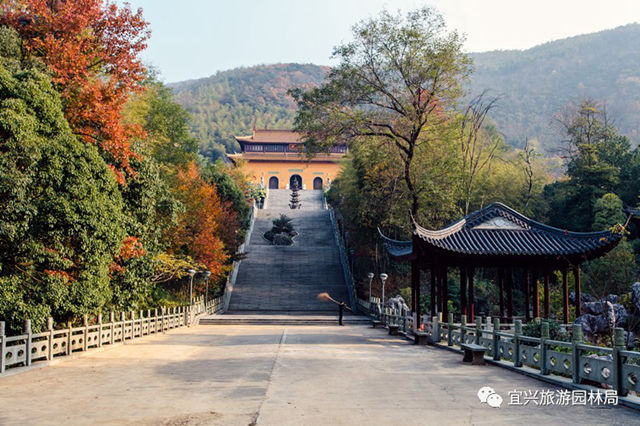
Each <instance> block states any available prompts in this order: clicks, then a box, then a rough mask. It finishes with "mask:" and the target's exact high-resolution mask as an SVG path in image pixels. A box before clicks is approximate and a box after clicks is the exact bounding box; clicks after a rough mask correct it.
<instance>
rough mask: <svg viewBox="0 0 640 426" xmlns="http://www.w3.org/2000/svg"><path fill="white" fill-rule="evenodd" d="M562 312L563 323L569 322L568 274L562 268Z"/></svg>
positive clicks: (565, 269)
mask: <svg viewBox="0 0 640 426" xmlns="http://www.w3.org/2000/svg"><path fill="white" fill-rule="evenodd" d="M562 313H563V320H564V323H565V324H569V274H568V271H567V268H562Z"/></svg>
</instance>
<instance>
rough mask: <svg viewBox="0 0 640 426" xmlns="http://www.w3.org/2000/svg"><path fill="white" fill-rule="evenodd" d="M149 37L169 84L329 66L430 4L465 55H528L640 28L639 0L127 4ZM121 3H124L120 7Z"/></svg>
mask: <svg viewBox="0 0 640 426" xmlns="http://www.w3.org/2000/svg"><path fill="white" fill-rule="evenodd" d="M128 2H129V3H130V4H131V5H132V7H133V8H138V7H142V9H143V10H144V15H145V17H146V19H147V21H149V22H150V23H151V30H152V36H151V40H150V42H149V47H148V49H147V51H146V52H145V53H144V59H145V61H146V62H147V63H149V64H151V65H153V66H154V67H156V68H158V69H159V71H160V73H161V77H162V79H163V80H165V81H167V82H174V81H180V80H186V79H191V78H199V77H206V76H209V75H211V74H214V73H215V72H216V71H219V70H226V69H230V68H235V67H239V66H250V65H256V64H270V63H276V62H305V63H307V62H311V63H316V64H331V61H330V55H331V51H332V49H333V46H335V45H336V44H339V43H341V42H344V41H348V40H349V39H350V37H351V27H352V25H353V24H354V23H356V22H358V21H359V20H361V19H363V18H367V17H370V16H373V15H376V14H377V13H378V12H379V11H380V10H382V9H383V8H387V9H389V10H392V11H395V10H398V9H401V10H409V9H413V8H417V7H420V6H422V5H425V4H428V5H432V6H435V7H436V8H437V9H438V10H439V11H440V12H441V13H442V14H443V15H444V17H445V20H446V22H447V25H448V26H449V28H452V29H457V30H459V31H460V32H463V33H465V34H466V36H467V42H466V45H465V47H466V49H467V51H469V52H479V51H486V50H495V49H526V48H529V47H532V46H535V45H537V44H541V43H544V42H547V41H551V40H556V39H559V38H564V37H569V36H572V35H577V34H584V33H589V32H594V31H599V30H603V29H608V28H614V27H617V26H620V25H625V24H628V23H631V22H640V0H431V1H429V0H423V1H418V0H181V1H177V0H129V1H128ZM118 3H123V1H121V0H118Z"/></svg>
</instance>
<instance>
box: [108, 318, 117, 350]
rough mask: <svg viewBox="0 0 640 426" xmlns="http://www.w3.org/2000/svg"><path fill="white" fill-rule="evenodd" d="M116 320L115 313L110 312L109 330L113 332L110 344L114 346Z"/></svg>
mask: <svg viewBox="0 0 640 426" xmlns="http://www.w3.org/2000/svg"><path fill="white" fill-rule="evenodd" d="M115 320H116V316H115V314H114V313H113V311H111V312H109V322H110V324H109V329H110V330H111V339H110V343H111V344H112V345H113V342H114V337H113V332H114V330H115Z"/></svg>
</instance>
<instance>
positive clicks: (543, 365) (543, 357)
mask: <svg viewBox="0 0 640 426" xmlns="http://www.w3.org/2000/svg"><path fill="white" fill-rule="evenodd" d="M547 340H549V323H548V322H547V321H543V322H542V323H541V324H540V374H542V375H544V376H546V375H548V374H549V365H548V363H547Z"/></svg>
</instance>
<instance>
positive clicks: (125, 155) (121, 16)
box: [0, 0, 149, 183]
mask: <svg viewBox="0 0 640 426" xmlns="http://www.w3.org/2000/svg"><path fill="white" fill-rule="evenodd" d="M0 13H1V15H0V24H6V25H9V26H12V27H13V28H14V29H15V30H16V31H18V33H19V34H20V36H21V37H22V39H23V42H24V47H25V49H26V50H27V51H28V52H29V53H30V54H31V55H33V56H35V57H38V58H40V59H41V60H42V61H43V62H44V63H45V64H46V65H47V66H48V67H49V68H50V69H51V71H52V73H53V81H54V83H55V84H56V85H57V87H58V90H59V92H60V94H61V97H62V100H63V102H64V106H65V116H66V118H67V120H68V121H69V124H70V125H71V128H72V129H73V131H74V132H75V133H76V134H78V135H80V136H81V137H82V138H83V139H84V140H85V141H86V142H89V143H93V144H96V145H98V146H99V147H100V148H101V150H102V151H103V152H104V153H106V154H107V155H106V157H107V158H106V159H107V162H108V163H110V164H111V165H112V170H114V172H115V173H116V176H117V178H118V180H119V181H120V182H121V183H124V173H125V172H126V173H129V174H133V170H132V169H131V167H130V165H129V159H130V158H131V157H134V156H135V154H134V153H133V152H132V151H131V150H130V143H129V141H130V139H131V138H132V137H135V136H141V135H143V132H142V130H141V128H139V127H136V126H125V125H123V124H122V123H121V113H122V108H123V106H124V103H125V102H126V100H127V98H128V96H129V94H130V93H131V92H132V91H137V90H138V88H139V87H138V85H139V83H140V82H141V81H142V80H143V79H144V77H145V69H144V66H143V65H142V63H141V61H140V59H139V58H138V54H139V53H140V52H141V51H142V50H143V49H144V48H145V47H146V44H145V42H146V40H147V39H148V37H149V30H148V28H147V27H148V24H147V22H145V21H144V19H143V17H142V11H141V10H138V11H137V12H135V13H134V12H132V11H131V9H129V8H128V7H123V8H118V7H117V6H116V4H115V3H111V2H104V1H102V0H64V1H63V0H57V1H56V0H8V1H6V2H3V5H2V6H0Z"/></svg>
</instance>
